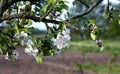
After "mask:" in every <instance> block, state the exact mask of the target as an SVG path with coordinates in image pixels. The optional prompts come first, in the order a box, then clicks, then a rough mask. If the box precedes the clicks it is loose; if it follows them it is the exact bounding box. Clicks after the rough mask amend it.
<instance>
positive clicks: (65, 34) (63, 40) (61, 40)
mask: <svg viewBox="0 0 120 74" xmlns="http://www.w3.org/2000/svg"><path fill="white" fill-rule="evenodd" d="M69 34H70V30H69V29H65V30H64V31H62V34H61V33H60V32H59V33H58V35H57V38H54V37H53V38H52V39H51V41H52V42H53V45H54V46H57V48H58V49H62V48H64V47H66V46H67V44H68V42H69V41H70V39H71V37H70V35H69Z"/></svg>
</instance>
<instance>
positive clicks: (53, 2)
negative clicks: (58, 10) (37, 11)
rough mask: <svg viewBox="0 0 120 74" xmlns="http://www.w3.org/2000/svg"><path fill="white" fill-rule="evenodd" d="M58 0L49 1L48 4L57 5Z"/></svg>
mask: <svg viewBox="0 0 120 74" xmlns="http://www.w3.org/2000/svg"><path fill="white" fill-rule="evenodd" d="M55 2H56V0H49V2H48V4H55Z"/></svg>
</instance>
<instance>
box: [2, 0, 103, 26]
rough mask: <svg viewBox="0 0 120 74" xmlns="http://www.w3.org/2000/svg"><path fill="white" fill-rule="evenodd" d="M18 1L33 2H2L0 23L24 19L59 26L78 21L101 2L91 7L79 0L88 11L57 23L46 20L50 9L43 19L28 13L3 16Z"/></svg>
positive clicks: (12, 0)
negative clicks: (74, 20) (73, 20)
mask: <svg viewBox="0 0 120 74" xmlns="http://www.w3.org/2000/svg"><path fill="white" fill-rule="evenodd" d="M19 1H29V2H31V3H33V0H3V2H1V3H0V23H1V22H3V21H5V20H11V19H17V18H26V19H30V20H33V21H35V22H45V23H54V24H59V23H61V22H68V23H69V21H70V20H72V19H78V18H81V17H84V16H85V15H87V14H89V13H90V12H91V11H92V10H93V9H94V8H95V7H97V6H98V5H99V4H100V3H101V2H102V1H103V0H98V1H96V2H95V3H93V5H92V6H88V5H87V4H86V3H85V2H83V1H82V0H79V2H81V3H82V4H84V5H85V6H86V7H87V8H88V9H87V10H86V11H85V12H84V13H82V14H79V15H76V16H73V17H71V18H69V19H66V20H59V21H58V20H53V19H46V18H45V17H46V16H47V15H48V14H49V13H50V12H51V10H52V9H50V11H49V12H47V13H46V15H45V16H43V17H37V16H33V15H30V14H29V13H28V12H24V13H19V14H13V15H5V16H3V13H4V12H5V11H6V10H7V9H8V8H9V7H10V6H11V5H13V4H14V3H16V2H19ZM34 1H36V0H34ZM41 18H42V19H41Z"/></svg>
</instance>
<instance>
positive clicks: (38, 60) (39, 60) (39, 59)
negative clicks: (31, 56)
mask: <svg viewBox="0 0 120 74" xmlns="http://www.w3.org/2000/svg"><path fill="white" fill-rule="evenodd" d="M35 60H36V62H37V63H38V64H41V63H42V58H41V57H40V55H37V56H36V58H35Z"/></svg>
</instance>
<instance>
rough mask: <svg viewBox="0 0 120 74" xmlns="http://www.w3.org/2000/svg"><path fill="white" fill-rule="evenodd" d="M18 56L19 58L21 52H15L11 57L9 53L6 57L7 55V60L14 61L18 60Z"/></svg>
mask: <svg viewBox="0 0 120 74" xmlns="http://www.w3.org/2000/svg"><path fill="white" fill-rule="evenodd" d="M18 56H19V52H17V51H16V50H14V51H13V52H12V54H11V55H9V54H8V52H7V53H6V55H5V59H6V60H11V61H13V60H17V59H18Z"/></svg>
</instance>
